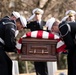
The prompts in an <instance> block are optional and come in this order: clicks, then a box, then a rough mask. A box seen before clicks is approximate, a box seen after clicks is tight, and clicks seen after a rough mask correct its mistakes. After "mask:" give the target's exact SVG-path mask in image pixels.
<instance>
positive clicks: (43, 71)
mask: <svg viewBox="0 0 76 75" xmlns="http://www.w3.org/2000/svg"><path fill="white" fill-rule="evenodd" d="M43 13H44V11H43V10H42V9H39V8H36V9H34V10H33V15H32V16H31V17H30V18H29V19H28V20H27V21H28V24H27V28H29V29H30V30H31V31H35V30H43V28H44V26H45V24H46V22H45V21H43V20H42V15H43ZM33 18H34V19H35V20H34V21H31V20H32V19H33ZM29 21H30V22H29ZM34 66H35V70H36V75H48V71H47V63H46V62H40V61H38V62H34Z"/></svg>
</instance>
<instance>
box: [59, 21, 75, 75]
mask: <svg viewBox="0 0 76 75" xmlns="http://www.w3.org/2000/svg"><path fill="white" fill-rule="evenodd" d="M59 30H60V34H61V36H62V38H63V40H64V42H65V44H66V46H67V49H68V58H67V60H68V75H75V74H76V43H75V36H76V22H62V23H61V24H60V25H59Z"/></svg>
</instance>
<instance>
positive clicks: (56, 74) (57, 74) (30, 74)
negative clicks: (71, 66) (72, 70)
mask: <svg viewBox="0 0 76 75" xmlns="http://www.w3.org/2000/svg"><path fill="white" fill-rule="evenodd" d="M62 72H64V73H65V74H66V75H67V70H57V72H56V73H55V74H54V75H59V73H62ZM19 75H36V74H35V73H27V74H19Z"/></svg>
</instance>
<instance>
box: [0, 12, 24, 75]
mask: <svg viewBox="0 0 76 75" xmlns="http://www.w3.org/2000/svg"><path fill="white" fill-rule="evenodd" d="M13 18H16V19H13ZM23 20H24V18H23V17H20V15H19V14H18V13H17V12H14V13H12V15H11V16H10V17H8V16H5V17H4V18H2V19H1V20H0V75H12V61H11V59H10V58H9V57H8V55H7V54H6V52H16V50H15V45H16V41H15V30H17V29H18V30H20V29H22V28H23V27H25V26H24V25H23V24H24V23H23V22H25V21H23Z"/></svg>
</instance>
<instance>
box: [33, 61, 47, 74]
mask: <svg viewBox="0 0 76 75" xmlns="http://www.w3.org/2000/svg"><path fill="white" fill-rule="evenodd" d="M34 65H35V70H36V75H48V70H47V63H46V62H34Z"/></svg>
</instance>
